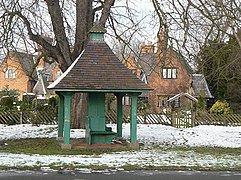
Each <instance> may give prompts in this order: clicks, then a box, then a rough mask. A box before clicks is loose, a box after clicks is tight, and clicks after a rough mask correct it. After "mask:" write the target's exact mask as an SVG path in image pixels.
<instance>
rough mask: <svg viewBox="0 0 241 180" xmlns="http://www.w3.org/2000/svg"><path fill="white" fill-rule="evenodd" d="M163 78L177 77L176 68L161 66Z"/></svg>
mask: <svg viewBox="0 0 241 180" xmlns="http://www.w3.org/2000/svg"><path fill="white" fill-rule="evenodd" d="M162 78H163V79H177V68H162Z"/></svg>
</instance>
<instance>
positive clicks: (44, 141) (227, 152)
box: [0, 138, 241, 170]
mask: <svg viewBox="0 0 241 180" xmlns="http://www.w3.org/2000/svg"><path fill="white" fill-rule="evenodd" d="M143 150H145V151H147V152H148V153H155V152H160V154H157V156H158V155H162V154H163V153H165V152H173V153H176V154H178V156H179V157H181V156H183V157H184V158H187V157H188V156H189V154H192V153H193V152H194V154H197V155H198V156H199V157H200V156H201V157H202V156H203V157H204V156H205V157H207V156H208V157H209V156H210V157H211V158H216V159H222V157H226V156H230V157H232V158H236V157H240V155H241V150H240V148H221V147H178V146H173V147H169V146H166V147H160V146H142V147H141V148H140V150H137V151H136V152H139V151H143ZM125 151H127V153H129V152H128V150H125ZM0 152H2V153H3V152H4V153H14V154H19V153H24V154H40V155H100V154H104V153H107V154H108V153H110V154H111V153H115V152H116V150H101V151H100V150H77V149H71V150H62V149H61V148H60V145H59V144H58V143H57V141H56V139H55V138H36V139H19V140H7V141H4V142H0ZM130 153H135V151H130ZM194 158H195V157H194ZM239 166H240V165H235V166H230V167H227V166H226V165H225V166H222V164H221V165H219V166H216V167H215V166H206V167H202V166H200V165H198V164H197V165H196V166H193V167H191V166H185V165H184V166H183V164H182V165H180V166H177V165H171V164H170V165H168V166H152V165H132V164H128V163H127V164H125V165H123V167H122V169H125V170H140V169H145V170H153V169H156V170H240V169H241V167H239ZM49 167H50V168H51V169H78V168H90V169H108V166H104V165H102V166H100V165H96V164H95V165H88V166H79V165H75V164H73V165H66V166H64V165H58V164H51V165H49ZM0 169H21V170H25V169H41V165H39V166H38V165H37V164H36V166H34V167H24V166H19V167H5V166H0Z"/></svg>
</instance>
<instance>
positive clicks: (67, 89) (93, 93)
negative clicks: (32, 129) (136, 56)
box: [48, 24, 151, 148]
mask: <svg viewBox="0 0 241 180" xmlns="http://www.w3.org/2000/svg"><path fill="white" fill-rule="evenodd" d="M104 33H105V29H103V28H101V27H100V26H99V25H98V24H95V25H94V26H93V27H92V28H91V30H90V41H89V42H88V44H87V46H86V48H85V50H84V51H83V52H82V53H81V54H80V55H79V57H78V58H77V59H76V60H75V61H74V62H73V64H72V65H71V66H70V67H69V68H68V69H67V70H66V71H65V72H64V73H63V74H62V75H61V76H60V77H59V78H58V79H57V80H56V81H55V82H53V83H52V84H51V85H49V87H48V89H52V90H54V91H55V92H56V93H57V94H58V95H59V109H58V137H59V138H61V137H63V139H64V143H63V144H62V148H71V144H70V121H71V119H70V117H71V115H70V112H71V97H72V95H73V94H74V93H80V92H83V93H88V117H87V122H86V142H87V143H88V144H110V143H111V141H112V139H113V138H115V137H122V97H123V96H124V95H129V96H130V97H131V114H130V117H131V123H130V142H131V144H136V143H137V98H138V96H139V95H140V94H141V93H142V92H149V91H151V88H150V87H148V86H147V85H146V84H145V83H144V82H142V81H141V80H139V79H138V78H137V77H136V76H135V75H134V74H132V72H131V71H130V70H129V69H127V68H126V67H125V66H124V65H123V64H122V63H121V61H120V60H119V59H118V58H117V57H116V56H115V54H114V53H113V52H112V51H111V49H110V47H109V46H108V45H107V44H106V42H105V41H104ZM106 93H114V94H115V96H116V97H117V132H112V130H111V128H108V127H106V120H105V94H106Z"/></svg>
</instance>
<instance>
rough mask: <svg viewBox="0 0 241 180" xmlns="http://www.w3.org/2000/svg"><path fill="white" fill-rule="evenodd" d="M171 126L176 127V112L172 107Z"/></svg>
mask: <svg viewBox="0 0 241 180" xmlns="http://www.w3.org/2000/svg"><path fill="white" fill-rule="evenodd" d="M172 127H176V112H175V111H174V110H173V109H172Z"/></svg>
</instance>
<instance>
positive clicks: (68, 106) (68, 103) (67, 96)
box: [63, 93, 72, 144]
mask: <svg viewBox="0 0 241 180" xmlns="http://www.w3.org/2000/svg"><path fill="white" fill-rule="evenodd" d="M63 95H64V144H70V112H71V96H72V93H63Z"/></svg>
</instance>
